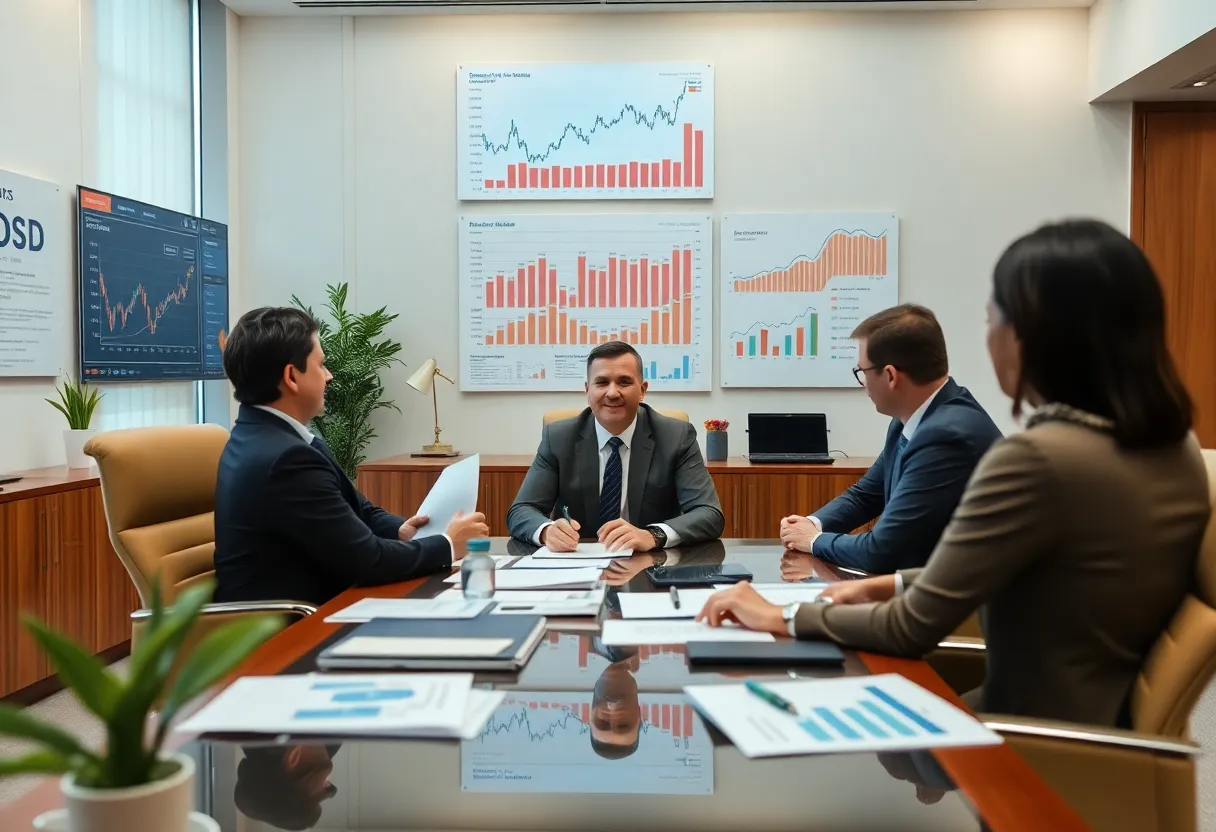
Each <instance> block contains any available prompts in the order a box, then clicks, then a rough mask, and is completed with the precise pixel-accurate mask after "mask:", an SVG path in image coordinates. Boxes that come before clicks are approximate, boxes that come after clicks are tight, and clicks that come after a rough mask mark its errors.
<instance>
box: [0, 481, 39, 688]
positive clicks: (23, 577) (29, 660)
mask: <svg viewBox="0 0 1216 832" xmlns="http://www.w3.org/2000/svg"><path fill="white" fill-rule="evenodd" d="M38 502H39V500H38V499H33V500H15V501H13V502H10V503H4V504H0V616H2V617H0V696H3V695H5V694H8V693H11V692H12V691H15V690H17V689H19V688H23V687H25V686H26V685H32V684H33V683H35V682H37V681H38V680H40V679H42V678H44V677H45V676H46V660H45V659H44V658H43V656H42V653H41V652H40V651H39V650H38V648H37V645H35V644H34V641H33V639H31V638H30V637H29V635H28V634H27V633H26V631H25V628H24V627H22V626H21V623H20V616H21V615H22V614H24V613H28V614H31V615H36V616H38V617H39V618H45V617H46V604H45V586H46V580H45V576H44V574H43V570H44V564H43V561H42V549H43V545H42V541H43V539H44V537H45V536H46V528H45V524H46V517H45V512H44V511H43V509H42V507H41V506H40V505H38Z"/></svg>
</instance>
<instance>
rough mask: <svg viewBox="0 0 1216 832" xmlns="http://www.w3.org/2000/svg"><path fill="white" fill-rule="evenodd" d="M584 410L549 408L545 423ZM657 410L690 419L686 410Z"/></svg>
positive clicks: (668, 414) (582, 408)
mask: <svg viewBox="0 0 1216 832" xmlns="http://www.w3.org/2000/svg"><path fill="white" fill-rule="evenodd" d="M584 410H586V408H584V407H566V408H561V409H558V410H548V411H545V416H544V423H545V424H546V425H547V424H549V423H550V422H557V421H560V420H562V419H573V418H574V417H575V416H577V415H578V414H580V413H582V412H583V411H584ZM655 411H656V412H658V413H660V414H662V415H663V416H666V417H667V418H668V419H679V420H680V421H681V422H687V421H688V412H687V411H684V410H660V409H659V408H657V407H656V408H655Z"/></svg>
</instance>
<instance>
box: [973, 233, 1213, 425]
mask: <svg viewBox="0 0 1216 832" xmlns="http://www.w3.org/2000/svg"><path fill="white" fill-rule="evenodd" d="M992 301H993V304H994V305H995V306H996V308H997V311H998V312H999V313H1000V316H1001V318H1002V319H1003V320H1004V321H1005V323H1008V324H1009V325H1010V326H1012V327H1013V330H1014V332H1015V333H1016V334H1017V337H1018V340H1019V341H1021V347H1022V368H1021V377H1020V378H1019V379H1018V384H1017V390H1016V391H1014V399H1013V408H1014V413H1015V414H1018V413H1020V411H1021V407H1022V399H1023V397H1024V396H1025V395H1026V391H1027V389H1033V390H1034V392H1036V393H1038V394H1039V395H1040V396H1042V398H1043V399H1044V401H1046V402H1059V403H1061V404H1066V405H1069V406H1071V407H1074V408H1077V409H1079V410H1083V411H1085V412H1087V413H1092V414H1094V415H1096V416H1104V417H1106V418H1107V419H1110V420H1111V421H1113V422H1114V436H1115V440H1116V441H1117V442H1118V443H1119V445H1121V446H1122V447H1125V448H1157V447H1161V446H1164V445H1170V444H1173V443H1175V442H1180V441H1181V440H1182V439H1183V437H1185V436H1186V435H1187V433H1188V432H1190V430H1191V424H1192V403H1191V396H1190V394H1189V393H1188V392H1187V389H1186V386H1185V385H1184V384H1183V383H1182V378H1181V377H1180V376H1179V374H1178V367H1177V365H1176V364H1175V363H1174V359H1173V356H1171V354H1170V350H1169V345H1168V343H1167V341H1166V332H1165V295H1164V293H1163V292H1162V290H1161V282H1160V281H1159V280H1158V279H1157V274H1156V272H1154V271H1153V267H1152V265H1151V264H1150V263H1149V261H1148V258H1147V257H1146V256H1145V255H1144V252H1142V251H1141V250H1140V249H1139V248H1138V247H1137V246H1136V244H1135V243H1133V242H1132V241H1131V240H1129V239H1128V238H1127V235H1126V234H1123V233H1122V232H1120V231H1117V230H1115V229H1114V228H1112V227H1111V226H1109V225H1107V224H1106V223H1104V222H1100V221H1098V220H1068V221H1065V222H1060V223H1052V224H1050V225H1045V226H1043V227H1042V228H1040V229H1038V230H1037V231H1034V232H1031V233H1030V234H1027V235H1026V236H1024V237H1022V238H1021V239H1019V240H1016V241H1015V242H1014V243H1013V244H1012V245H1010V246H1009V248H1008V249H1007V250H1006V251H1005V253H1004V254H1003V255H1001V259H1000V260H999V261H998V262H997V264H996V269H995V270H994V272H993V276H992Z"/></svg>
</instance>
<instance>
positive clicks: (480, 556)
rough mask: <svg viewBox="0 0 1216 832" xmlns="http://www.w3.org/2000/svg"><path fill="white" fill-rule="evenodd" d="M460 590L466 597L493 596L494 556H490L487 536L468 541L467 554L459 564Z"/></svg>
mask: <svg viewBox="0 0 1216 832" xmlns="http://www.w3.org/2000/svg"><path fill="white" fill-rule="evenodd" d="M460 590H461V592H463V593H464V597H465V598H468V599H481V598H492V597H494V558H492V557H490V539H489V538H488V537H478V538H475V539H473V540H470V541H469V551H468V554H466V555H465V556H464V561H462V562H461V564H460Z"/></svg>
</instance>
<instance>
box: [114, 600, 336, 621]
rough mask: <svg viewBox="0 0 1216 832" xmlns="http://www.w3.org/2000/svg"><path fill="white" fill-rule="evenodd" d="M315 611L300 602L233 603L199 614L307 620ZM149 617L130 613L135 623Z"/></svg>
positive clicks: (209, 607) (142, 612) (140, 612)
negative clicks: (271, 614) (264, 615)
mask: <svg viewBox="0 0 1216 832" xmlns="http://www.w3.org/2000/svg"><path fill="white" fill-rule="evenodd" d="M316 611H317V608H316V607H314V606H313V605H311V604H305V603H303V602H302V601H233V602H229V603H225V604H205V605H204V606H203V608H202V610H201V611H200V613H199V614H200V615H201V616H203V617H206V616H209V615H240V614H253V613H281V614H283V615H294V616H296V617H297V618H307V617H308V616H310V615H312V614H313V613H315V612H316ZM151 617H152V610H145V609H140V610H136V611H135V612H133V613H131V620H132V621H135V622H139V621H144V620H146V619H149V618H151Z"/></svg>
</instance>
